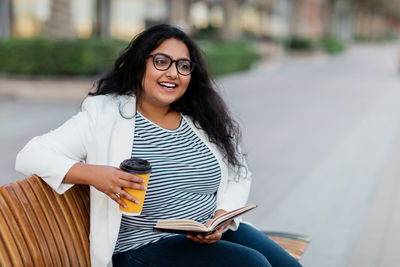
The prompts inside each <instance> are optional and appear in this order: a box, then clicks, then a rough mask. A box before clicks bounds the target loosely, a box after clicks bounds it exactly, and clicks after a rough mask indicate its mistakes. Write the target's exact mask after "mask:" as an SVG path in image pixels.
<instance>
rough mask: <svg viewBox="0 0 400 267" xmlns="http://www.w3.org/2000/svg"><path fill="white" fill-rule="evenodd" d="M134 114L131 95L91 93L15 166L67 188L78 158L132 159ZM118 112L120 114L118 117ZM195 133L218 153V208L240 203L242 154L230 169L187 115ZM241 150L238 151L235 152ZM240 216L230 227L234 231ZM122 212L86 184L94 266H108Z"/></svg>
mask: <svg viewBox="0 0 400 267" xmlns="http://www.w3.org/2000/svg"><path fill="white" fill-rule="evenodd" d="M135 112H136V102H135V98H134V97H131V96H114V95H107V96H104V95H103V96H94V97H88V98H86V99H85V101H84V102H83V104H82V111H81V112H79V113H78V114H76V115H75V116H73V117H72V118H71V119H69V120H68V121H66V122H65V123H64V124H63V125H62V126H60V127H59V128H57V129H56V130H53V131H50V132H49V133H47V134H44V135H42V136H37V137H34V138H33V139H32V140H31V141H29V143H28V144H27V145H26V146H25V147H24V148H23V149H22V150H21V151H20V152H19V153H18V155H17V159H16V165H15V167H16V170H17V171H20V172H22V173H24V174H25V175H27V176H31V175H33V174H37V175H38V176H40V177H42V179H43V180H44V181H45V182H46V183H48V184H49V185H50V186H51V187H52V188H53V189H54V190H55V191H56V192H57V193H59V194H62V193H64V192H65V191H67V190H68V189H69V188H71V187H72V186H73V185H71V184H63V183H62V181H63V179H64V176H65V174H66V173H67V172H68V170H69V169H70V168H71V167H72V165H74V164H75V163H77V162H85V163H88V164H98V165H109V166H114V167H119V164H120V163H121V162H122V161H123V160H125V159H128V158H130V157H131V152H132V144H133V142H134V140H133V138H134V130H135V120H134V114H135ZM121 114H122V115H123V116H121ZM184 118H185V119H186V121H187V122H188V124H189V125H190V127H191V128H192V129H193V131H194V132H195V133H196V134H197V135H198V136H199V137H200V139H201V140H202V141H203V142H204V143H205V144H206V145H207V146H208V147H209V149H210V150H211V151H212V152H213V153H214V155H215V156H216V158H217V160H218V163H219V164H220V167H221V182H220V186H219V188H218V192H217V209H224V210H233V209H236V208H240V207H242V206H244V205H245V204H246V202H247V198H248V195H249V191H250V182H251V173H250V172H249V171H248V168H247V165H246V163H245V161H244V158H243V156H242V155H241V154H239V156H240V159H241V160H242V164H243V166H244V167H242V168H237V169H235V170H233V169H232V168H229V167H228V165H227V163H226V160H224V159H223V156H222V154H221V153H220V151H219V150H218V148H217V147H216V146H215V145H214V144H213V143H211V142H209V140H208V138H207V135H206V133H205V132H204V131H203V130H201V129H198V128H197V127H196V126H195V125H194V124H193V122H192V120H191V119H190V118H189V117H186V116H185V117H184ZM238 153H240V152H238ZM239 221H240V219H237V220H235V221H234V222H233V223H232V224H231V225H230V229H232V230H236V229H237V227H238V224H239ZM120 223H121V213H120V212H119V207H118V204H117V203H116V202H115V201H113V200H112V199H111V198H109V197H108V196H107V195H105V194H104V193H102V192H100V191H98V190H97V189H95V188H94V187H93V186H90V237H89V238H90V258H91V265H92V266H94V267H103V266H112V261H111V259H112V255H113V251H114V247H115V244H116V242H117V238H118V232H119V227H120Z"/></svg>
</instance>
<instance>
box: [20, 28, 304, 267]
mask: <svg viewBox="0 0 400 267" xmlns="http://www.w3.org/2000/svg"><path fill="white" fill-rule="evenodd" d="M89 95H90V96H89V97H87V98H86V99H85V101H84V103H83V104H82V111H81V112H80V113H78V114H77V115H75V116H74V117H72V118H71V119H70V120H68V121H67V122H66V123H64V124H63V125H62V126H61V127H59V128H58V129H56V130H54V131H51V132H49V133H47V134H45V135H43V136H39V137H35V138H33V139H32V140H31V141H30V142H29V143H28V144H27V145H26V146H25V148H24V149H23V150H22V151H21V152H20V153H19V154H18V156H17V161H16V168H17V170H19V171H21V172H23V173H25V174H26V175H32V174H33V173H35V174H38V175H39V176H41V177H42V178H43V179H44V180H45V181H46V182H47V183H48V184H49V185H50V186H51V187H53V188H54V190H56V191H57V192H58V193H60V194H61V193H63V192H65V191H66V190H68V189H69V188H70V187H71V186H72V185H73V184H88V185H90V194H91V201H90V205H91V207H90V212H91V216H90V229H91V233H90V251H91V264H92V266H110V265H111V263H113V264H114V265H115V266H242V265H245V266H271V265H272V266H299V264H298V263H297V261H295V260H294V259H293V258H292V257H291V256H289V255H288V254H287V253H286V252H285V251H284V250H283V249H282V248H280V247H279V246H278V245H276V244H275V243H274V242H272V241H271V240H270V239H268V238H267V237H266V236H265V235H263V234H262V233H261V232H259V231H257V230H256V229H254V228H253V227H251V226H249V225H247V224H243V223H240V219H235V220H234V221H232V222H230V223H228V224H226V225H224V226H222V227H221V228H220V229H218V231H216V232H214V233H213V234H210V235H207V236H202V235H196V236H194V235H187V236H184V235H176V234H168V233H159V232H154V231H152V227H153V226H154V224H155V222H156V221H157V220H159V219H165V218H172V217H173V218H182V219H183V218H184V219H193V220H197V221H200V222H202V223H207V221H208V220H209V219H211V218H212V217H214V216H216V215H218V214H220V213H222V212H224V211H228V210H232V209H236V208H239V207H242V206H244V205H245V203H246V201H247V197H248V193H249V188H250V172H249V171H248V170H247V166H246V163H245V162H244V159H243V157H242V155H241V153H240V151H239V149H238V147H237V145H236V143H237V141H236V140H237V138H238V137H239V130H238V127H237V126H236V124H235V123H234V121H233V120H232V119H231V118H230V116H229V114H228V112H227V109H226V107H225V105H224V103H223V101H222V99H221V98H220V97H219V96H218V94H217V93H216V92H215V90H214V89H213V87H212V84H211V82H210V78H209V75H208V72H207V70H206V68H205V64H204V62H203V60H202V58H201V55H200V52H199V49H198V48H197V46H196V45H195V44H194V42H193V41H192V40H191V39H190V38H189V37H188V36H187V35H186V34H185V33H184V32H182V31H181V30H179V29H177V28H175V27H172V26H169V25H157V26H154V27H152V28H150V29H148V30H146V31H144V32H143V33H141V34H139V35H138V36H137V37H136V38H135V39H134V40H133V41H132V42H131V43H130V45H129V46H128V47H127V48H126V49H125V50H124V51H123V53H122V54H121V55H120V57H119V58H118V59H117V60H116V62H115V65H114V68H113V70H112V71H111V72H110V73H108V74H107V75H106V76H105V77H104V78H102V79H100V81H99V82H98V84H97V90H96V91H95V92H94V93H90V94H89ZM130 157H140V158H144V159H147V160H149V161H150V163H151V165H152V168H153V170H152V174H151V178H150V182H149V185H148V188H147V193H146V200H145V202H144V207H143V211H142V214H141V215H140V216H125V215H121V213H120V211H119V205H122V206H125V203H124V202H123V201H122V200H121V198H126V199H128V200H131V201H137V200H136V199H135V198H134V197H132V196H131V195H129V194H128V193H127V192H126V191H125V190H124V189H123V188H135V189H139V190H145V188H143V186H141V185H140V183H141V182H142V180H141V179H140V178H139V177H136V176H134V175H132V174H128V173H126V172H123V171H121V170H120V169H118V168H117V167H118V166H119V164H120V163H121V162H122V161H123V160H124V159H126V158H130Z"/></svg>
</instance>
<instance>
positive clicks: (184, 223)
mask: <svg viewBox="0 0 400 267" xmlns="http://www.w3.org/2000/svg"><path fill="white" fill-rule="evenodd" d="M256 207H257V205H250V206H245V207H242V208H239V209H236V210H232V211H229V212H225V213H223V214H220V215H218V216H217V217H215V218H214V219H212V222H211V224H210V226H209V227H206V226H205V225H204V224H201V223H199V222H196V221H193V220H161V221H158V222H157V224H156V226H154V227H153V229H154V230H155V231H159V232H168V233H178V234H190V233H192V234H199V233H200V234H210V233H212V232H214V231H215V230H217V229H218V228H219V227H220V226H222V225H224V224H225V223H227V222H228V221H230V220H232V219H234V218H236V217H238V216H240V215H242V214H243V213H246V212H248V211H250V210H252V209H254V208H256Z"/></svg>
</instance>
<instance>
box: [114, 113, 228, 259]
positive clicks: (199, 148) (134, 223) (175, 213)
mask: <svg viewBox="0 0 400 267" xmlns="http://www.w3.org/2000/svg"><path fill="white" fill-rule="evenodd" d="M134 140H135V141H134V142H133V147H132V157H135V158H143V159H146V160H148V161H149V162H150V163H151V166H152V173H151V176H150V180H149V184H148V187H147V192H146V198H145V201H144V204H143V210H142V213H141V215H139V216H126V215H122V221H121V227H120V231H119V235H118V240H117V244H116V247H115V250H114V253H120V252H124V251H128V250H130V249H136V248H139V247H141V246H144V245H146V244H149V243H153V242H156V241H158V240H160V239H161V238H165V237H170V236H174V235H176V234H170V233H160V232H155V231H153V230H152V228H153V226H154V225H155V224H156V222H157V221H158V220H163V219H191V220H195V221H198V222H201V223H205V222H206V221H207V220H208V219H210V218H211V217H212V216H213V214H214V212H215V207H216V192H217V189H218V186H219V183H220V179H221V170H220V166H219V164H218V161H217V159H216V158H215V156H214V155H213V153H212V152H211V151H210V149H209V148H208V147H207V146H206V145H205V144H204V143H203V142H202V141H201V140H200V138H199V137H198V136H197V135H196V134H195V133H194V132H193V130H192V129H191V128H190V126H189V125H188V124H187V122H186V121H185V119H184V118H183V117H182V118H181V122H180V125H179V127H178V128H177V129H174V130H169V129H164V128H161V127H160V126H158V125H156V124H154V123H153V122H151V121H150V120H148V119H147V118H145V117H144V116H143V115H142V114H140V113H139V112H137V115H136V118H135V136H134Z"/></svg>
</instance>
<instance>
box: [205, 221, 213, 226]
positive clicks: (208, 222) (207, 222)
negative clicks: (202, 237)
mask: <svg viewBox="0 0 400 267" xmlns="http://www.w3.org/2000/svg"><path fill="white" fill-rule="evenodd" d="M211 223H212V220H207V221H206V223H205V224H204V225H205V226H206V227H208V226H210V224H211Z"/></svg>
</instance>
